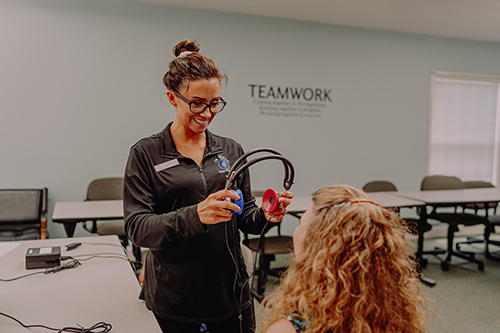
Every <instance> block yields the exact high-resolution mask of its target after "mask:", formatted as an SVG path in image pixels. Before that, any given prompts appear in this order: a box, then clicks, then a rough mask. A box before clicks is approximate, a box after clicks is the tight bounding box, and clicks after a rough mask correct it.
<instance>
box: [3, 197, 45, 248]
mask: <svg viewBox="0 0 500 333" xmlns="http://www.w3.org/2000/svg"><path fill="white" fill-rule="evenodd" d="M47 197H48V190H47V188H43V189H13V190H0V241H18V240H28V239H44V238H46V223H47V219H46V218H45V214H46V213H47Z"/></svg>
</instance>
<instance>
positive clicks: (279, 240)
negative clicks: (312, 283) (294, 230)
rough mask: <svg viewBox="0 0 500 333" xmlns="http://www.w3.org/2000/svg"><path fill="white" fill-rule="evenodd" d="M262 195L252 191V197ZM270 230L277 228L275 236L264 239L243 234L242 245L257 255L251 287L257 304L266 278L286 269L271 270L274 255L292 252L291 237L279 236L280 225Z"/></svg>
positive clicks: (276, 224) (264, 286)
mask: <svg viewBox="0 0 500 333" xmlns="http://www.w3.org/2000/svg"><path fill="white" fill-rule="evenodd" d="M263 194H264V191H252V195H253V196H262V195H263ZM271 228H277V232H278V235H277V236H269V237H266V235H265V233H264V234H263V235H262V237H261V238H248V234H247V233H245V234H244V240H243V244H244V245H246V246H247V247H248V248H249V249H250V250H252V251H253V252H255V253H257V254H258V259H256V260H257V261H256V267H255V271H254V276H257V287H256V288H254V287H253V285H252V286H251V287H252V295H253V296H254V297H255V298H256V299H257V300H258V301H259V302H260V301H262V299H263V298H264V293H265V290H266V282H267V277H268V276H269V275H271V276H280V275H281V274H282V273H283V272H284V271H285V270H286V269H287V268H288V267H273V268H271V262H272V261H274V260H276V255H278V254H289V253H291V252H292V251H293V237H292V236H284V235H281V223H273V224H272V227H271ZM271 228H269V229H271ZM267 231H268V230H267ZM267 231H266V232H267Z"/></svg>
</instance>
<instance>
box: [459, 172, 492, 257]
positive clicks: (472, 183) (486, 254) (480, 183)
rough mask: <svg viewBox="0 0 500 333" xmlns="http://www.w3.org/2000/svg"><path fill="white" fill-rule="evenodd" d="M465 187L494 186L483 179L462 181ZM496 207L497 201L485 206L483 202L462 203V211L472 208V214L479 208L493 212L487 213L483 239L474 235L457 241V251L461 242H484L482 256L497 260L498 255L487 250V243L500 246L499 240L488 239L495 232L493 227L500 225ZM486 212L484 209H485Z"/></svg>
mask: <svg viewBox="0 0 500 333" xmlns="http://www.w3.org/2000/svg"><path fill="white" fill-rule="evenodd" d="M464 184H465V187H466V188H493V187H495V186H494V185H493V184H492V183H489V182H485V181H465V182H464ZM497 207H498V203H496V202H495V203H489V204H488V205H487V206H486V205H485V204H484V203H474V204H467V205H463V206H462V208H463V209H464V211H465V210H466V209H472V210H473V211H474V214H477V213H478V211H479V210H483V209H488V210H490V209H491V210H492V211H493V214H492V215H490V214H488V222H489V223H488V224H487V225H486V226H485V228H484V238H483V239H478V238H475V237H467V240H466V241H465V242H458V243H457V244H456V245H455V248H456V249H457V251H460V245H462V244H478V243H484V246H485V251H484V257H485V258H486V259H494V260H499V261H500V257H498V256H494V255H492V254H491V252H490V251H489V245H490V244H492V245H496V246H500V241H496V240H491V239H490V234H491V233H494V232H495V227H496V226H498V225H500V216H496V215H495V214H496V210H497ZM485 213H486V211H485Z"/></svg>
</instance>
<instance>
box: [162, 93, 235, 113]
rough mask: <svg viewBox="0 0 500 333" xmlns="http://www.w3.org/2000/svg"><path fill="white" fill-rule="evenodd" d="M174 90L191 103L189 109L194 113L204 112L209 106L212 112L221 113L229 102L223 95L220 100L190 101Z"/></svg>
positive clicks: (178, 95) (177, 94)
mask: <svg viewBox="0 0 500 333" xmlns="http://www.w3.org/2000/svg"><path fill="white" fill-rule="evenodd" d="M172 92H173V93H174V94H175V95H176V96H177V97H179V98H180V99H182V100H183V101H184V102H186V103H187V104H188V105H189V110H190V111H191V112H192V113H203V112H205V110H206V109H207V108H208V109H209V110H210V112H212V113H219V112H221V111H222V110H223V109H224V107H225V106H226V104H227V102H226V101H225V100H224V99H223V98H222V97H219V101H218V102H214V103H210V104H208V103H205V102H202V101H189V100H187V98H186V97H184V96H182V95H181V94H179V93H178V92H177V91H172Z"/></svg>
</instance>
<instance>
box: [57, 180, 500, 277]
mask: <svg viewBox="0 0 500 333" xmlns="http://www.w3.org/2000/svg"><path fill="white" fill-rule="evenodd" d="M368 194H369V195H370V196H371V197H373V199H374V200H375V201H376V202H377V203H378V204H379V205H380V206H382V207H395V208H427V207H431V208H433V207H443V206H450V207H452V206H456V205H465V204H470V203H472V204H474V203H482V204H485V205H490V204H493V203H498V202H500V189H499V188H477V189H459V190H429V191H401V192H370V193H368ZM255 199H256V203H257V205H259V206H260V205H261V202H262V198H261V197H256V198H255ZM310 204H311V196H295V197H294V198H293V200H292V202H291V204H290V205H289V206H288V207H287V213H288V214H290V215H292V216H295V217H297V218H300V216H301V215H302V214H303V213H304V212H305V211H306V210H307V208H308V207H309V206H310ZM117 219H123V202H122V201H121V200H110V201H107V200H103V201H79V202H56V205H55V207H54V212H53V215H52V221H54V222H58V223H63V224H64V226H65V229H66V233H67V235H68V237H72V236H73V233H74V230H75V225H76V223H78V222H83V221H90V220H95V221H105V220H117ZM427 219H428V215H427V209H420V219H419V223H418V228H419V236H418V244H417V253H416V255H415V257H416V258H415V259H416V260H417V262H418V264H419V265H420V263H421V262H422V260H423V258H422V252H423V243H424V230H423V229H424V226H425V222H427ZM424 280H425V279H424ZM424 282H426V283H428V284H431V285H432V284H433V283H434V282H433V281H432V280H428V281H424Z"/></svg>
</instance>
